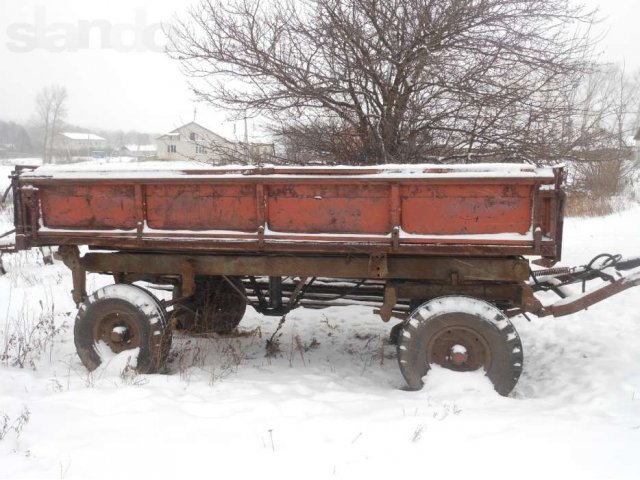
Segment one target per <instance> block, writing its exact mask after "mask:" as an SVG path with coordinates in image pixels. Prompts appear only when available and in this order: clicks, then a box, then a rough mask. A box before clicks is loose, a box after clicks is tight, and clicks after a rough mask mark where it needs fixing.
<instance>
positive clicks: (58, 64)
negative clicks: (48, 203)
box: [0, 0, 640, 137]
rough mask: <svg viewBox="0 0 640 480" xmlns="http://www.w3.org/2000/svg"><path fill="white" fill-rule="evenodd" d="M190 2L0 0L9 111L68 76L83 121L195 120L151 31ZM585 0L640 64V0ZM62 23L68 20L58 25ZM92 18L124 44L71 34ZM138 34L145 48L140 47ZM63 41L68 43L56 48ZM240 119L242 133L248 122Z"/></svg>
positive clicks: (16, 111) (2, 97) (225, 125)
mask: <svg viewBox="0 0 640 480" xmlns="http://www.w3.org/2000/svg"><path fill="white" fill-rule="evenodd" d="M189 3H190V1H189V0H108V1H107V0H104V1H97V0H48V1H45V0H0V119H2V120H16V121H26V120H28V119H29V118H31V116H32V113H33V109H34V99H35V96H36V94H37V92H38V91H39V90H40V89H41V88H42V87H44V86H46V85H50V84H60V85H64V86H66V87H67V90H68V92H69V119H68V120H69V122H71V123H74V124H76V125H81V126H84V127H87V128H105V129H114V130H116V129H122V130H129V129H136V130H140V131H148V132H158V133H159V132H165V131H169V130H172V129H173V128H175V127H177V126H179V125H181V124H183V123H186V122H187V121H190V120H191V119H192V118H193V108H194V105H195V103H194V101H193V98H192V95H191V93H190V91H189V89H188V86H187V82H186V80H185V78H184V77H183V76H182V74H181V73H180V71H179V65H178V63H177V62H175V61H173V60H171V59H169V58H168V57H166V55H165V54H163V53H161V52H154V51H153V50H152V49H150V48H149V47H152V48H153V47H154V45H155V47H156V48H157V49H160V47H161V38H160V37H161V35H157V36H156V41H153V40H152V39H150V38H149V36H150V35H151V34H153V32H154V31H157V23H158V22H162V21H167V20H170V19H171V17H172V15H173V14H175V13H181V12H184V10H185V9H186V7H187V6H188V4H189ZM582 3H584V4H586V5H587V6H589V7H597V8H599V9H600V16H601V17H602V18H603V21H602V23H601V24H600V25H599V26H598V27H597V30H598V31H599V33H600V34H601V35H604V38H603V40H602V42H601V46H600V50H601V51H602V56H603V59H604V60H607V61H616V62H622V61H624V62H625V64H626V66H627V69H629V70H635V69H637V68H640V51H639V47H640V26H639V24H638V21H639V19H640V0H582ZM58 22H63V24H62V25H56V23H58ZM83 22H97V23H96V24H94V25H101V24H102V25H108V26H110V28H112V29H113V30H112V33H113V32H114V31H115V32H116V33H114V38H115V40H116V43H112V44H111V45H106V47H111V48H104V47H105V45H104V44H101V40H103V41H104V39H105V38H107V36H106V35H105V36H104V37H102V38H101V36H100V34H99V28H100V27H98V28H93V29H92V36H91V37H90V40H89V42H88V44H87V42H86V41H83V40H80V41H78V40H77V39H73V40H70V38H73V37H76V35H77V33H78V32H81V31H82V28H83ZM100 22H101V23H100ZM136 25H137V26H136ZM134 26H135V27H134ZM47 29H48V30H47ZM47 32H48V33H47ZM134 32H135V33H134ZM34 33H38V37H35V36H34ZM66 33H69V34H71V35H72V37H67V35H66ZM56 34H59V35H58V36H57V37H56ZM118 39H121V41H120V44H118V43H117V41H118ZM134 40H135V41H137V42H138V43H137V47H136V49H134V50H133V51H131V48H130V46H131V45H133V42H134ZM32 43H33V44H34V45H36V48H32V47H33V45H31V44H32ZM122 44H124V45H122ZM57 47H59V49H62V50H63V51H62V52H54V51H51V50H53V49H56V48H57ZM127 49H128V50H129V51H123V50H127ZM16 50H26V51H16ZM197 109H198V114H197V119H198V121H199V122H200V123H202V124H204V125H205V126H207V127H209V128H211V129H213V130H215V131H217V132H219V133H221V134H223V135H226V136H228V137H233V136H234V133H233V132H234V122H230V121H227V119H226V115H225V114H224V113H222V112H216V111H213V110H212V109H211V108H208V107H207V106H205V105H204V104H198V106H197ZM236 128H237V135H238V136H240V135H241V132H242V131H243V127H242V125H241V123H240V122H238V123H237V124H236ZM255 132H257V130H255V126H250V133H254V134H255Z"/></svg>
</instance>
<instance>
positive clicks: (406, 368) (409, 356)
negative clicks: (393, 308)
mask: <svg viewBox="0 0 640 480" xmlns="http://www.w3.org/2000/svg"><path fill="white" fill-rule="evenodd" d="M397 348H398V363H399V365H400V371H401V372H402V375H403V376H404V378H405V380H406V381H407V384H408V386H409V389H411V390H419V389H421V388H422V386H423V382H422V378H423V377H424V376H425V375H426V374H427V373H428V372H429V368H430V366H431V365H433V364H437V365H441V366H442V367H445V368H448V369H450V370H455V371H459V372H467V371H474V370H478V369H480V368H484V370H485V371H486V374H487V376H488V377H489V379H490V380H491V382H492V383H493V385H494V388H495V389H496V391H497V392H498V393H499V394H501V395H505V396H506V395H508V394H509V392H511V390H513V387H515V385H516V383H517V381H518V378H519V377H520V373H521V372H522V362H523V355H522V343H521V342H520V337H519V336H518V334H517V332H516V330H515V328H514V327H513V325H512V324H511V322H510V321H509V319H508V318H507V317H506V316H505V315H504V314H503V313H502V312H501V311H500V310H498V309H497V308H496V307H494V306H493V305H491V304H490V303H487V302H485V301H483V300H478V299H474V298H471V297H463V296H446V297H439V298H435V299H433V300H430V301H428V302H425V303H423V304H422V305H421V306H419V307H418V308H416V309H415V310H414V311H413V312H412V313H411V314H410V316H409V318H408V319H407V320H406V322H405V323H404V324H403V327H402V331H401V332H400V335H399V338H398V347H397Z"/></svg>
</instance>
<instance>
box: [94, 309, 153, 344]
mask: <svg viewBox="0 0 640 480" xmlns="http://www.w3.org/2000/svg"><path fill="white" fill-rule="evenodd" d="M93 338H94V340H95V341H96V342H99V341H103V342H104V343H106V344H107V345H108V346H109V348H110V349H111V350H112V351H113V352H114V353H120V352H123V351H125V350H131V349H133V348H137V347H139V346H140V345H141V335H140V328H139V327H138V325H137V323H136V321H135V319H134V318H133V316H132V315H131V314H130V313H128V312H124V311H113V312H110V313H108V314H107V315H105V316H103V317H102V318H101V319H100V320H99V321H98V322H96V324H95V329H94V335H93Z"/></svg>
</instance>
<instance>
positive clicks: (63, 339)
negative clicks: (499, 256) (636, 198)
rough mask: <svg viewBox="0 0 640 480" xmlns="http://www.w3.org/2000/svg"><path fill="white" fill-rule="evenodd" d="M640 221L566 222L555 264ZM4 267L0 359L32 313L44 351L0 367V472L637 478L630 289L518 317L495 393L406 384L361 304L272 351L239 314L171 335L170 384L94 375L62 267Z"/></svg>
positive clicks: (314, 317) (634, 313)
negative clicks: (218, 329)
mask: <svg viewBox="0 0 640 480" xmlns="http://www.w3.org/2000/svg"><path fill="white" fill-rule="evenodd" d="M639 220H640V206H636V207H634V208H632V209H630V210H628V211H626V212H623V213H621V214H616V215H611V216H608V217H604V218H594V219H568V220H567V222H566V224H565V250H564V261H563V263H564V264H567V265H574V264H580V263H585V262H587V261H588V260H589V259H590V258H591V257H592V256H594V255H596V254H598V253H601V252H611V253H618V252H619V253H623V254H625V255H638V254H640V251H639V250H640V242H638V237H639V235H638V234H639V233H640V227H639V226H638V225H639ZM5 266H6V267H7V268H8V270H9V273H8V274H7V275H5V276H2V277H0V357H2V355H3V352H5V353H6V352H7V351H8V352H10V353H11V354H12V355H14V357H12V358H13V359H15V354H16V350H15V348H14V347H12V346H11V344H9V345H7V342H8V341H9V339H8V335H9V334H10V333H11V332H13V331H15V328H16V327H19V326H22V325H25V324H29V323H32V324H33V323H36V322H38V321H39V322H40V324H41V329H40V330H38V331H37V333H36V334H34V335H35V338H36V339H40V340H41V343H40V345H39V348H38V350H40V355H39V356H38V358H35V357H36V353H35V352H31V353H26V354H24V355H22V357H23V358H24V363H25V366H24V368H18V367H12V366H7V363H8V360H7V359H6V358H5V359H4V360H3V361H1V362H0V435H1V436H3V437H4V438H2V440H0V478H42V477H46V478H105V479H113V478H134V477H137V478H201V477H205V476H216V477H218V476H219V477H222V478H225V477H231V476H232V477H233V478H279V479H289V478H295V479H299V478H349V479H353V478H382V477H383V476H387V475H388V476H391V475H393V476H394V478H398V477H399V478H402V476H409V475H410V476H412V477H413V476H425V477H431V476H433V477H444V476H446V478H461V477H463V478H464V477H468V476H471V475H473V476H474V478H484V477H486V478H536V479H539V478H603V477H605V478H640V457H639V456H638V453H637V452H638V451H639V448H640V349H639V348H638V344H639V342H640V313H639V312H640V309H639V307H640V295H639V293H640V291H638V289H631V290H628V291H626V292H623V293H621V294H619V295H618V296H616V297H614V298H612V299H610V300H608V301H605V302H602V303H600V304H598V305H596V306H594V307H592V308H590V309H589V310H588V311H585V312H581V313H578V314H576V315H573V316H570V317H565V318H561V319H553V318H545V319H536V318H533V321H532V322H531V323H529V322H528V321H527V320H526V319H524V318H522V317H518V318H516V319H514V323H515V326H516V328H517V329H518V331H519V333H520V335H521V337H522V341H523V344H524V349H525V369H524V373H523V375H522V377H521V379H520V382H519V383H518V385H517V387H516V389H515V391H514V393H513V394H512V396H511V397H509V398H503V397H500V396H499V395H497V394H496V393H495V392H494V391H493V389H492V387H491V385H490V384H489V382H488V380H487V379H486V378H485V377H484V375H483V374H482V373H481V372H475V373H465V374H459V373H453V372H449V371H446V370H442V369H434V370H433V371H432V372H430V373H429V375H428V376H427V385H426V387H425V388H424V389H423V390H422V391H420V392H405V391H402V390H401V389H400V387H402V385H403V380H402V378H401V376H400V372H399V370H398V367H397V364H396V360H395V348H394V347H391V346H389V345H388V344H386V343H385V342H384V339H385V338H386V336H387V334H388V331H389V327H390V326H391V325H387V324H384V323H382V322H381V321H380V320H379V318H378V317H377V316H375V315H373V314H372V313H371V311H370V309H368V308H365V307H355V306H354V307H346V308H331V309H327V310H319V311H318V310H297V311H295V312H293V313H292V314H291V315H290V316H289V319H288V321H287V323H286V324H285V326H284V327H283V330H282V336H281V337H280V342H279V345H280V349H281V353H280V354H279V355H278V356H277V357H276V358H266V357H265V341H266V339H267V338H269V336H270V335H271V334H272V333H273V331H274V330H275V328H276V326H277V323H278V319H276V318H264V317H262V316H260V315H259V314H257V313H255V312H253V311H249V312H248V313H247V315H246V317H245V319H244V320H243V323H242V324H241V325H242V332H244V335H243V336H238V337H234V338H225V339H218V340H216V339H207V338H202V337H185V336H181V335H176V337H174V343H173V348H172V363H171V368H172V373H171V374H168V375H142V376H137V375H135V374H133V373H132V372H131V370H130V369H128V368H127V364H131V363H132V362H133V360H129V359H128V358H127V355H126V354H124V355H122V354H121V355H118V356H115V357H113V358H112V359H111V360H110V361H109V363H108V365H106V366H105V367H104V368H101V369H99V370H98V371H96V372H94V373H93V374H88V373H87V372H86V370H85V369H84V367H83V366H82V365H81V363H80V361H79V359H78V358H77V356H76V354H75V348H74V345H73V332H72V331H73V318H74V316H75V312H76V310H75V307H74V305H73V303H72V301H71V298H70V294H69V291H70V289H71V278H70V275H69V272H68V271H67V269H66V267H64V266H63V265H62V264H60V263H59V262H56V264H55V265H54V266H47V267H45V266H42V261H41V258H40V256H39V253H38V252H29V253H25V252H23V253H21V254H19V255H13V256H9V257H6V259H5ZM107 283H109V279H108V278H102V277H100V276H95V275H92V276H90V278H89V285H88V288H89V290H95V289H96V288H99V287H100V286H102V285H104V284H107ZM46 332H49V333H46ZM51 332H54V333H51ZM52 337H53V341H50V339H51V338H52ZM32 343H36V344H37V342H32ZM298 344H299V345H301V346H302V348H298ZM301 352H302V353H301ZM25 409H26V410H25ZM27 411H28V413H27ZM21 414H24V416H23V417H22V418H23V420H20V416H21ZM3 415H7V417H8V426H7V427H5V428H3V424H4V423H3ZM24 418H28V419H27V420H24ZM16 430H20V433H19V434H18V432H16Z"/></svg>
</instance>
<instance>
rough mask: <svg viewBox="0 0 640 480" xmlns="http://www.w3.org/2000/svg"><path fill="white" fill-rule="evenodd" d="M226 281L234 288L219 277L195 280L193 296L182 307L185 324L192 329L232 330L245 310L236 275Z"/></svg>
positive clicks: (239, 282) (223, 331) (240, 284)
mask: <svg viewBox="0 0 640 480" xmlns="http://www.w3.org/2000/svg"><path fill="white" fill-rule="evenodd" d="M229 280H231V282H233V285H234V286H235V288H234V286H231V285H230V284H229V282H227V281H226V280H225V279H224V278H222V277H205V278H197V279H196V293H195V295H194V298H193V300H192V301H190V302H187V303H186V304H184V305H183V306H182V309H181V310H182V312H181V314H182V318H183V321H184V322H185V324H186V325H185V326H187V327H188V328H190V329H192V330H195V331H203V332H214V333H221V334H225V333H230V332H232V331H233V330H235V328H236V327H237V326H238V324H239V323H240V321H241V320H242V317H243V316H244V313H245V310H246V309H247V301H246V300H245V296H244V295H243V294H244V291H245V290H244V286H243V285H242V282H241V281H240V280H239V279H237V278H230V279H229ZM236 289H237V290H236ZM238 290H240V292H243V294H241V293H240V292H239V291H238ZM185 312H186V315H185Z"/></svg>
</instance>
